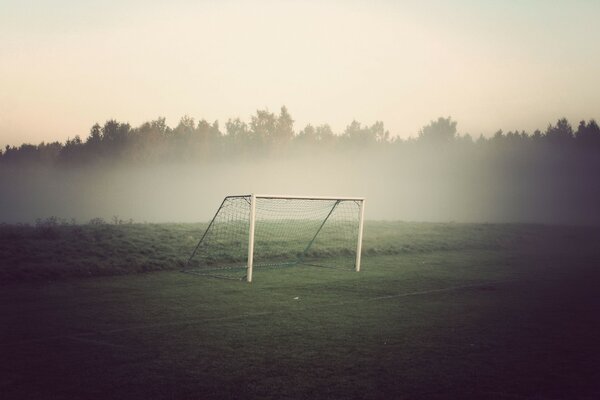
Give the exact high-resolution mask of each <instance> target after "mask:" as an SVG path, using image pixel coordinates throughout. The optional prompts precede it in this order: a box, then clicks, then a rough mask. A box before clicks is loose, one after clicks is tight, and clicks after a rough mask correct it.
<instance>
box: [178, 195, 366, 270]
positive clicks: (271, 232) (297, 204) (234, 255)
mask: <svg viewBox="0 0 600 400" xmlns="http://www.w3.org/2000/svg"><path fill="white" fill-rule="evenodd" d="M250 199H251V198H250V196H230V197H226V198H225V200H224V201H223V203H222V205H221V207H220V208H219V210H218V211H217V213H216V215H215V217H214V219H213V221H212V222H211V223H210V225H209V226H208V228H207V230H206V231H205V233H204V235H203V237H202V239H201V240H200V242H199V244H198V247H197V248H196V250H195V251H194V253H193V254H192V257H190V261H189V262H188V270H193V271H195V272H199V273H203V272H206V273H209V272H211V271H220V272H219V274H227V275H234V276H235V277H240V278H241V277H243V276H244V275H245V270H246V265H247V257H248V239H249V228H250V201H251V200H250ZM359 219H360V202H359V201H356V200H323V199H294V198H267V197H257V198H256V219H255V228H254V269H255V270H256V269H260V268H264V267H284V266H289V265H297V264H306V265H314V266H322V267H331V268H342V269H354V266H355V259H356V246H357V241H358V230H359Z"/></svg>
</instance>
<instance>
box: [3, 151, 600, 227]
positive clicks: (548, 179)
mask: <svg viewBox="0 0 600 400" xmlns="http://www.w3.org/2000/svg"><path fill="white" fill-rule="evenodd" d="M561 154H562V153H558V154H557V153H555V152H548V151H531V150H527V151H525V150H522V151H515V149H511V150H510V151H499V150H498V149H496V148H494V149H486V148H481V146H475V145H473V144H471V145H469V146H460V145H448V146H444V147H435V146H419V145H418V144H404V145H391V144H390V145H388V146H386V147H385V148H383V149H382V148H377V149H364V150H360V149H354V150H351V151H345V152H330V153H327V152H323V151H314V152H313V151H309V152H302V153H297V154H290V155H287V156H285V157H281V156H278V157H257V158H256V159H253V158H252V157H246V158H244V159H240V158H239V157H237V158H236V157H232V158H230V159H228V158H227V157H224V158H222V159H219V160H213V161H210V162H203V163H197V162H196V163H194V162H182V163H173V162H169V163H167V162H164V163H158V164H145V165H136V164H128V163H113V164H110V163H106V164H102V165H95V164H94V165H83V166H80V167H77V168H74V167H72V166H70V167H64V166H47V165H46V166H27V167H17V166H0V188H1V189H0V221H2V222H8V223H19V222H24V223H32V222H34V221H35V219H36V218H47V217H50V216H56V217H58V218H62V219H65V220H66V221H71V220H72V219H75V220H76V221H77V222H78V223H87V222H88V221H89V220H90V219H92V218H96V217H100V218H103V219H105V220H106V221H107V222H110V221H112V220H113V219H114V217H115V216H116V217H117V218H118V219H121V220H123V221H129V220H133V221H134V222H199V221H207V220H210V218H211V217H212V215H213V214H214V213H215V211H216V209H217V207H218V206H219V204H220V202H221V200H222V198H223V197H224V196H226V195H232V194H250V193H261V194H295V195H322V196H325V195H327V196H363V197H365V198H366V199H367V203H366V218H367V219H371V220H383V219H386V220H409V221H454V222H503V223H504V222H519V223H530V222H535V223H551V224H600V207H599V206H598V205H599V204H600V184H599V183H598V177H600V162H599V157H597V152H591V153H586V152H581V153H578V154H577V157H573V156H572V155H569V154H562V155H561Z"/></svg>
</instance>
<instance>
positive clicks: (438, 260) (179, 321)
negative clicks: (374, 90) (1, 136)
mask: <svg viewBox="0 0 600 400" xmlns="http://www.w3.org/2000/svg"><path fill="white" fill-rule="evenodd" d="M4 228H5V229H6V228H7V227H4ZM21 228H22V227H21ZM96 228H98V229H106V231H100V232H101V233H99V234H98V238H97V239H98V240H96V242H94V240H93V239H92V238H94V235H95V234H94V232H95V231H94V229H96ZM195 228H196V227H194V226H192V225H131V226H110V227H81V229H82V230H83V231H84V233H83V234H81V232H80V233H79V234H78V235H75V233H73V236H72V237H71V236H68V235H70V234H71V233H67V232H66V231H65V232H63V231H60V232H59V236H58V237H56V238H54V239H42V238H39V237H38V238H35V237H33V236H35V230H34V228H29V229H32V230H33V231H32V232H29V233H27V234H22V236H21V237H20V238H17V239H13V242H11V243H13V245H15V243H21V244H23V243H37V244H40V247H39V250H36V251H30V252H29V253H28V254H27V257H28V258H25V260H29V261H27V262H25V261H24V262H22V263H21V264H19V265H16V266H15V267H14V268H15V269H22V268H25V266H27V265H28V266H29V268H30V269H26V270H27V271H30V272H28V274H25V273H22V274H21V275H18V276H17V275H14V274H12V275H11V273H10V272H3V276H5V277H6V276H10V277H13V278H14V277H18V278H19V279H21V282H15V281H14V279H13V280H12V281H11V282H7V281H5V284H4V285H3V286H2V288H1V290H0V321H1V322H2V323H1V324H0V355H2V360H3V362H2V363H1V364H0V393H1V394H2V395H1V396H0V397H1V398H2V399H22V398H27V399H48V398H54V399H81V398H86V399H88V398H122V399H149V398H152V399H179V398H190V399H213V398H240V399H242V398H243V399H248V398H250V399H285V398H293V399H298V398H300V399H315V398H319V399H320V398H331V399H345V398H360V399H380V398H387V399H389V398H409V399H449V398H476V399H481V398H496V399H521V398H533V399H576V398H580V399H595V398H599V396H600V384H599V383H598V382H600V342H599V341H598V337H600V298H599V296H598V289H597V288H598V284H600V270H599V268H600V249H599V248H598V243H600V241H599V240H598V239H599V238H600V229H595V228H576V227H546V226H531V225H461V224H417V223H414V224H413V223H385V222H371V223H369V224H368V225H367V229H366V231H365V255H364V258H363V267H364V268H363V271H361V272H360V273H353V272H346V271H339V270H330V269H321V268H311V267H294V268H286V269H282V270H264V271H260V270H259V271H257V272H256V273H255V276H254V282H253V283H252V284H246V283H242V282H235V281H226V280H218V279H211V278H205V277H196V276H191V275H189V274H182V273H179V272H176V271H160V272H155V273H145V274H130V273H131V272H137V271H143V268H142V269H140V268H127V263H126V261H120V262H122V263H121V264H120V263H119V262H118V261H117V260H118V259H119V258H120V257H122V255H123V254H124V253H126V252H127V251H131V249H136V252H135V253H134V254H133V255H129V256H130V257H132V259H136V260H137V261H138V264H137V265H138V266H139V265H144V263H143V262H142V260H145V259H147V260H149V261H153V260H155V258H161V257H162V260H161V261H158V262H157V263H159V264H157V269H171V268H177V266H170V265H169V263H176V262H177V260H178V258H177V257H182V256H181V255H177V254H176V253H177V250H176V249H182V250H187V246H188V245H187V244H182V243H180V241H184V242H185V240H186V239H185V237H186V235H187V236H194V235H197V233H196V231H197V229H195ZM65 229H67V228H65ZM68 229H75V228H72V227H69V228H68ZM109 233H110V234H109ZM119 234H121V236H119ZM102 235H104V236H102ZM182 237H183V238H184V239H183V240H182V239H181V238H182ZM69 238H71V239H73V238H79V239H76V240H68V239H69ZM0 243H2V248H3V251H4V252H6V251H7V250H6V249H9V250H10V249H11V246H9V245H7V244H6V242H5V241H4V240H3V241H1V242H0ZM51 243H53V244H54V245H58V244H61V243H62V244H61V246H62V248H63V254H66V255H67V258H68V257H69V256H71V255H74V254H79V257H81V260H82V261H85V260H86V258H87V257H88V254H90V255H91V254H96V257H97V260H96V259H93V260H91V261H90V260H88V262H89V265H90V266H92V265H93V266H94V268H91V267H90V271H98V269H101V268H106V270H103V272H106V273H107V274H112V273H113V271H116V273H129V274H128V275H126V276H104V277H98V276H95V277H92V278H88V279H73V278H74V277H75V276H77V275H78V274H76V273H73V272H72V271H73V270H75V271H80V270H78V269H73V268H76V265H77V264H76V263H72V264H68V265H67V266H63V269H62V270H61V271H62V272H61V274H56V275H44V274H42V275H35V273H34V272H32V271H35V268H34V267H32V265H42V264H43V262H42V261H39V262H38V261H36V262H38V263H37V264H35V263H34V261H31V260H43V259H44V257H49V255H50V254H55V253H54V252H56V251H57V250H56V247H54V248H53V247H52V246H50V244H51ZM67 243H71V245H70V246H72V247H68V246H67ZM94 243H95V244H94ZM189 243H191V244H192V246H193V240H189ZM113 245H114V246H115V247H114V248H113V247H112V246H113ZM61 246H59V247H61ZM94 246H96V247H94ZM153 246H156V248H153ZM177 246H179V247H177ZM107 251H109V253H108V254H109V256H106V255H105V256H102V254H103V252H107ZM163 252H164V253H165V254H163ZM15 253H17V252H16V251H13V253H11V254H13V255H12V257H13V258H15V257H16V256H15V255H14V254H15ZM184 253H185V254H184V255H183V257H182V258H185V256H186V255H187V251H186V252H184ZM123 256H124V255H123ZM21 257H25V256H24V255H23V256H21ZM89 257H90V259H91V256H89ZM57 258H59V259H60V257H57ZM21 259H23V258H21ZM53 262H55V263H56V264H52V265H63V264H60V263H61V261H60V260H56V261H53ZM63 262H64V261H63ZM111 263H112V264H111ZM160 263H164V264H160ZM110 265H115V266H119V265H120V267H118V268H116V269H114V270H113V269H111V268H110ZM2 268H3V271H4V270H6V269H10V265H9V264H7V263H6V261H3V266H2ZM44 268H50V267H49V266H45V267H44ZM95 268H96V269H95ZM82 275H85V274H82ZM91 275H96V273H95V272H93V273H91ZM40 276H51V277H52V279H53V281H52V282H47V281H45V280H41V279H42V278H40ZM62 278H69V279H62ZM295 298H298V299H295Z"/></svg>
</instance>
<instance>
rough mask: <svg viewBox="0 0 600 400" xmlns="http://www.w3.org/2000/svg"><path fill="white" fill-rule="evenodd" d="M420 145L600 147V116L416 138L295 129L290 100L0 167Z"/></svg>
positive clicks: (112, 133)
mask: <svg viewBox="0 0 600 400" xmlns="http://www.w3.org/2000/svg"><path fill="white" fill-rule="evenodd" d="M410 146H418V147H420V148H422V149H428V148H430V149H436V150H440V149H441V148H442V147H447V146H454V147H456V146H460V147H464V148H473V149H477V148H493V149H496V148H503V149H507V148H509V149H517V148H521V149H522V148H539V149H545V150H557V151H561V152H563V151H586V152H589V151H593V152H600V127H599V126H598V124H597V123H596V121H595V120H593V119H592V120H589V121H581V122H580V123H579V125H578V126H577V128H576V129H574V128H573V126H572V125H571V124H570V123H569V121H568V120H567V119H565V118H562V119H559V120H558V121H557V122H556V123H555V124H549V125H548V127H547V128H546V129H545V130H544V131H540V130H536V131H534V132H533V133H528V132H525V131H509V132H506V133H504V132H503V131H498V132H496V133H495V134H494V135H493V136H491V137H484V136H483V135H481V136H479V137H478V138H473V137H472V136H471V135H469V134H465V135H459V134H458V133H457V122H456V121H453V120H452V119H451V118H450V117H447V118H444V117H440V118H438V119H437V120H433V121H431V122H430V123H429V124H428V125H426V126H424V127H423V128H422V129H421V130H420V131H419V134H418V136H417V137H416V138H409V139H401V138H397V137H391V136H390V133H389V131H388V130H386V129H385V127H384V124H383V122H381V121H377V122H375V123H374V124H372V125H370V126H369V125H363V124H361V123H360V122H358V121H352V122H351V123H350V124H349V125H348V126H347V127H346V129H345V130H344V131H343V132H342V133H338V134H336V133H334V132H333V130H332V129H331V127H330V126H329V125H327V124H324V125H318V126H313V125H312V124H308V125H306V126H305V127H304V128H303V129H302V130H300V131H295V130H294V120H293V118H292V116H291V115H290V113H289V111H288V110H287V108H286V107H285V106H283V107H281V109H280V111H279V113H277V114H276V113H273V112H270V111H268V110H258V111H257V112H256V114H255V115H253V116H251V118H250V121H249V122H245V121H242V120H240V119H239V118H235V119H229V120H228V121H227V122H226V123H225V127H224V129H223V128H221V126H220V125H219V122H218V121H215V122H213V123H210V122H208V121H206V120H204V119H202V120H200V121H198V122H196V121H195V119H194V118H191V117H189V116H184V117H183V118H181V120H180V121H179V123H178V125H177V126H175V127H174V128H171V127H169V126H168V125H167V124H166V120H165V118H162V117H161V118H157V119H156V120H153V121H149V122H145V123H143V124H141V125H140V126H138V127H132V126H131V125H130V124H129V123H123V122H118V121H116V120H109V121H106V122H105V123H104V125H100V124H98V123H96V124H94V125H93V126H92V127H91V129H90V132H89V134H88V135H87V137H85V138H84V139H82V138H81V137H80V136H79V135H78V136H75V137H74V138H72V139H67V140H66V141H65V142H64V143H61V142H58V141H55V142H51V143H44V142H42V143H40V144H38V145H33V144H22V145H20V146H12V147H11V146H6V147H5V148H4V149H3V150H0V165H2V164H3V165H27V164H32V165H33V164H43V165H73V164H76V165H78V164H93V163H101V162H114V161H124V162H132V163H145V162H159V161H161V162H162V161H168V162H189V161H195V162H206V161H214V160H227V159H231V157H234V158H236V159H243V158H256V157H257V156H258V157H267V156H288V155H290V154H305V153H311V154H314V153H315V152H317V153H323V152H332V151H338V152H344V151H352V150H359V151H365V150H368V149H380V150H390V151H393V150H394V149H398V148H408V147H410Z"/></svg>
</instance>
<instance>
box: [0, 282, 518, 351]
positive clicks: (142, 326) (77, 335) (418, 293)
mask: <svg viewBox="0 0 600 400" xmlns="http://www.w3.org/2000/svg"><path fill="white" fill-rule="evenodd" d="M514 281H516V280H515V279H509V280H502V281H489V282H481V283H474V284H469V285H460V286H449V287H446V288H439V289H428V290H419V291H415V292H408V293H398V294H391V295H385V296H376V297H367V298H363V299H356V300H348V301H340V302H334V303H326V304H314V305H309V306H307V307H303V308H300V309H299V310H301V311H306V310H311V309H316V308H326V307H335V306H341V305H347V304H356V303H363V302H368V301H379V300H389V299H397V298H402V297H412V296H423V295H428V294H434V293H444V292H452V291H457V290H463V289H474V288H478V287H485V286H489V285H495V284H496V285H497V284H504V283H510V282H514ZM296 310H298V309H296ZM289 312H290V310H287V309H286V310H277V311H260V312H254V313H244V314H238V315H227V316H222V317H213V318H198V319H191V320H186V321H173V322H165V323H156V324H139V325H134V326H128V327H123V328H116V329H107V330H100V331H95V332H84V333H75V334H68V335H54V336H47V337H42V338H36V339H26V340H19V341H16V342H10V343H0V347H6V346H18V345H23V344H29V343H43V342H49V341H52V340H57V339H72V340H78V339H77V338H81V341H92V342H96V344H103V345H108V346H117V347H124V346H119V345H113V344H111V343H108V342H101V341H95V340H93V339H89V340H87V339H83V337H86V336H94V335H111V334H115V333H120V332H129V331H136V330H140V329H151V328H162V327H167V326H185V325H196V324H200V323H206V322H214V321H233V320H236V319H245V318H250V317H260V316H265V315H275V314H282V313H289Z"/></svg>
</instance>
